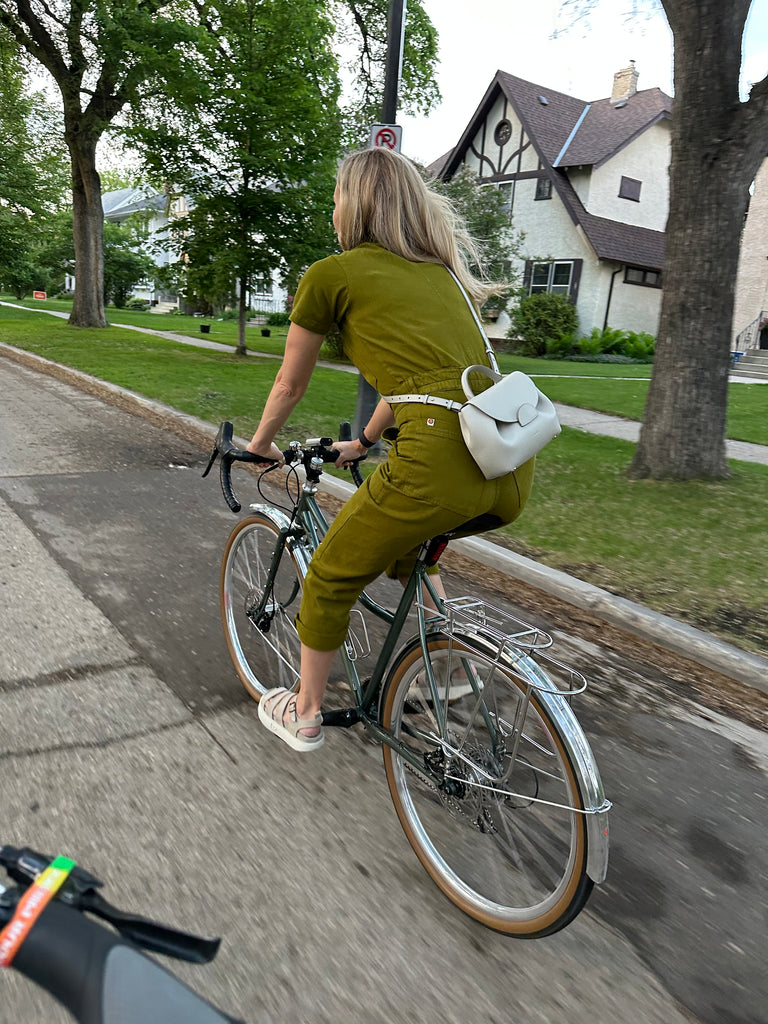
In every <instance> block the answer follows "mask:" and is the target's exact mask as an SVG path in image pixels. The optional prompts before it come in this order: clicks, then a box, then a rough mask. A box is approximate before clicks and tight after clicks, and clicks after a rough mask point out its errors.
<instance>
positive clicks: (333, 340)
mask: <svg viewBox="0 0 768 1024" xmlns="http://www.w3.org/2000/svg"><path fill="white" fill-rule="evenodd" d="M320 358H321V359H327V360H329V361H330V362H337V363H338V362H345V363H346V362H349V360H348V359H347V357H346V356H345V355H344V346H343V344H342V341H341V334H340V333H339V330H338V328H337V327H335V326H334V327H332V328H331V329H330V331H328V333H327V334H326V336H325V341H324V342H323V344H322V347H321V349H320Z"/></svg>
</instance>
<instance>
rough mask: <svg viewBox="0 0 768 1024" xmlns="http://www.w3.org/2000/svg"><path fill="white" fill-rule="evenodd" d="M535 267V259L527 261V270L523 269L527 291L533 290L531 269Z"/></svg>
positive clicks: (524, 284)
mask: <svg viewBox="0 0 768 1024" xmlns="http://www.w3.org/2000/svg"><path fill="white" fill-rule="evenodd" d="M532 268H533V260H526V261H525V270H524V271H523V288H524V289H525V291H526V292H528V291H530V290H531V270H532Z"/></svg>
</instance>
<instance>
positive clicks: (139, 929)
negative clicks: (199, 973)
mask: <svg viewBox="0 0 768 1024" xmlns="http://www.w3.org/2000/svg"><path fill="white" fill-rule="evenodd" d="M80 909H81V910H85V911H87V912H88V913H90V914H93V915H94V917H98V918H101V920H102V921H106V922H107V924H111V925H112V927H113V928H116V929H117V931H119V932H120V934H121V935H123V936H124V937H125V938H126V939H128V940H129V941H131V942H133V943H135V945H137V946H141V948H142V949H146V950H149V952H151V953H161V954H163V955H164V956H172V957H174V958H175V959H176V960H186V961H188V962H189V963H191V964H207V963H210V961H211V960H213V958H214V957H215V956H216V954H217V953H218V951H219V946H220V944H221V939H208V938H205V937H204V936H202V935H192V934H191V933H190V932H185V931H181V930H180V929H179V928H172V927H171V926H170V925H165V924H160V922H159V921H151V920H150V919H149V918H147V917H142V916H141V915H139V914H129V913H126V912H125V911H123V910H118V908H117V907H114V906H112V904H111V903H108V902H107V901H106V900H105V899H104V897H103V896H102V895H101V894H100V893H98V892H96V891H95V890H94V889H89V890H88V891H87V892H85V893H83V895H82V897H81V900H80Z"/></svg>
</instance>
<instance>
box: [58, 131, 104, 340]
mask: <svg viewBox="0 0 768 1024" xmlns="http://www.w3.org/2000/svg"><path fill="white" fill-rule="evenodd" d="M66 141H67V146H68V148H69V152H70V156H71V159H72V213H73V228H74V231H73V233H74V243H75V294H74V298H73V300H72V314H71V316H70V318H69V322H70V324H73V325H74V326H75V327H106V326H107V318H106V315H105V313H104V244H103V238H104V211H103V208H102V205H101V179H100V178H99V174H98V172H97V170H96V142H97V139H91V138H89V137H84V133H83V132H82V130H79V131H77V130H74V131H70V130H67V131H66Z"/></svg>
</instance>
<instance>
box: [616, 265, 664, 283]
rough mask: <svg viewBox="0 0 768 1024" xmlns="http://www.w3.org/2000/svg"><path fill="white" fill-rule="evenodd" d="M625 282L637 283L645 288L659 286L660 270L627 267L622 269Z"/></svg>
mask: <svg viewBox="0 0 768 1024" xmlns="http://www.w3.org/2000/svg"><path fill="white" fill-rule="evenodd" d="M624 283H625V284H639V285H643V286H644V287H645V288H661V271H660V270H643V268H642V267H627V268H626V269H625V271H624Z"/></svg>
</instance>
